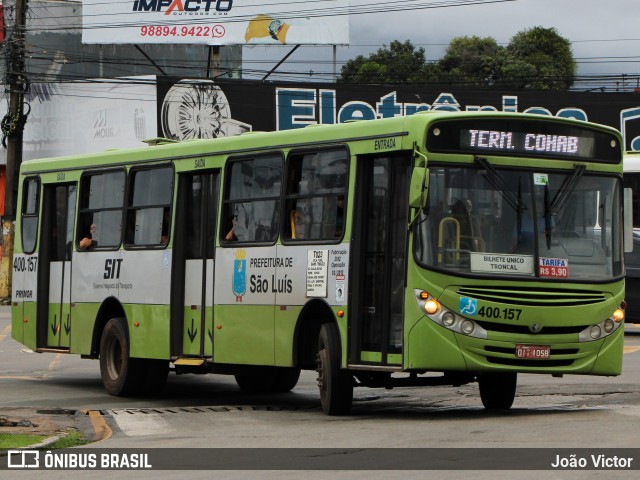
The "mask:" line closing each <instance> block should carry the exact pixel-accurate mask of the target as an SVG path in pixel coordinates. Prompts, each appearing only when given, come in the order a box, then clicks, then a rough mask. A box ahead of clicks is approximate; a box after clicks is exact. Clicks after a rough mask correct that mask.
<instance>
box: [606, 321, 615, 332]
mask: <svg viewBox="0 0 640 480" xmlns="http://www.w3.org/2000/svg"><path fill="white" fill-rule="evenodd" d="M615 325H616V323H615V322H614V321H613V320H612V319H611V318H607V319H606V320H605V321H604V331H605V332H606V333H611V332H613V328H614V327H615Z"/></svg>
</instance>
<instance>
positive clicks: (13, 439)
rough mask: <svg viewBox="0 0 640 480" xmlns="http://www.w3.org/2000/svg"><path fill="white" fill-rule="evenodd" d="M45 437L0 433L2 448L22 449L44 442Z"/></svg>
mask: <svg viewBox="0 0 640 480" xmlns="http://www.w3.org/2000/svg"><path fill="white" fill-rule="evenodd" d="M45 438H47V437H46V436H45V435H25V434H19V433H0V448H22V447H28V446H29V445H33V444H35V443H40V442H42V441H43V440H44V439H45Z"/></svg>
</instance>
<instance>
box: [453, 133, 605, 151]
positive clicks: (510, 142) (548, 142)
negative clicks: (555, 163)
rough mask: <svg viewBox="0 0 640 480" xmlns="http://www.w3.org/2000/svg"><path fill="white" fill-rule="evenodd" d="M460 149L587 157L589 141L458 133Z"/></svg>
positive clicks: (590, 147) (537, 135) (567, 137)
mask: <svg viewBox="0 0 640 480" xmlns="http://www.w3.org/2000/svg"><path fill="white" fill-rule="evenodd" d="M460 146H461V147H462V148H473V149H478V150H487V151H505V152H508V151H514V152H529V153H534V152H543V153H557V154H561V155H577V156H584V155H589V156H590V155H591V154H592V151H593V138H586V137H578V136H575V135H549V134H544V133H525V132H511V131H499V130H478V129H470V130H467V129H465V130H462V131H461V132H460Z"/></svg>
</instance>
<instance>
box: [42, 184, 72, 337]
mask: <svg viewBox="0 0 640 480" xmlns="http://www.w3.org/2000/svg"><path fill="white" fill-rule="evenodd" d="M43 195H44V197H43V202H42V205H43V212H42V229H41V234H40V249H39V255H38V263H39V265H38V313H37V324H38V327H37V345H38V348H56V349H57V348H60V349H68V348H69V346H70V339H71V325H72V321H71V250H72V246H73V231H74V228H73V227H74V219H75V211H76V184H75V183H74V184H55V185H44V190H43Z"/></svg>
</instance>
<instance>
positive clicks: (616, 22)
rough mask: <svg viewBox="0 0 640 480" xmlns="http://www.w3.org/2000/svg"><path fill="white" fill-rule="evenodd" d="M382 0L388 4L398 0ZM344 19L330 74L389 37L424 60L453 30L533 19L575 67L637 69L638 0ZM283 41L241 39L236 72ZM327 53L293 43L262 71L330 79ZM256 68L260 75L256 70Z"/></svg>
mask: <svg viewBox="0 0 640 480" xmlns="http://www.w3.org/2000/svg"><path fill="white" fill-rule="evenodd" d="M387 1H388V2H389V5H390V7H391V8H393V6H394V5H397V4H398V3H399V2H395V1H393V0H387ZM378 3H379V2H378ZM402 3H403V4H405V5H410V4H411V3H416V4H423V5H424V4H426V3H432V4H433V3H440V4H446V3H454V2H453V0H444V1H442V0H441V1H440V2H436V1H432V2H427V1H419V0H417V1H414V2H412V1H410V0H405V1H404V2H402ZM363 4H368V5H371V4H372V0H351V5H352V7H354V6H361V5H363ZM349 25H350V37H349V38H350V45H349V46H338V47H337V48H336V60H337V62H336V70H337V73H338V74H339V73H340V66H341V65H342V64H343V63H344V62H345V61H347V60H349V59H351V58H354V57H356V56H357V55H364V56H365V57H366V56H368V55H369V54H370V53H373V52H375V51H376V50H377V49H379V48H382V47H383V46H384V45H389V43H390V42H392V41H394V40H399V41H401V42H404V41H405V40H409V41H411V43H412V44H413V45H414V46H415V47H423V48H424V49H425V51H426V57H427V59H428V60H437V59H439V58H441V57H442V56H443V54H444V51H445V49H446V46H447V45H448V44H449V42H450V41H451V39H453V38H454V37H459V36H473V35H476V36H479V37H492V38H494V39H495V40H496V41H497V42H498V43H499V44H503V45H506V44H508V43H509V40H510V39H511V37H513V35H515V34H516V33H518V32H521V31H523V30H526V29H529V28H532V27H536V26H541V27H545V28H551V27H553V28H555V29H556V30H557V31H558V33H559V34H560V35H561V36H563V37H564V38H566V39H568V40H569V41H571V42H572V46H573V55H574V58H575V59H576V61H577V62H578V74H579V75H614V74H615V75H621V74H629V75H640V0H606V1H603V0H515V1H507V2H500V3H491V4H477V5H464V6H457V7H448V8H430V9H420V10H412V11H402V12H390V13H375V14H360V15H351V16H350V20H349ZM291 48H292V47H291V46H282V47H261V46H255V47H247V46H245V47H244V48H243V60H244V70H245V74H244V78H248V75H249V73H248V72H249V71H250V70H251V69H259V70H260V71H264V70H270V69H271V68H273V67H274V66H275V64H276V63H277V62H278V61H279V60H280V59H282V58H283V57H284V56H285V55H286V54H287V52H289V51H290V50H291ZM332 59H333V47H331V46H315V47H301V48H299V49H298V50H297V51H296V52H294V53H293V54H292V55H291V56H290V57H289V59H288V60H287V61H286V62H285V63H283V64H282V65H281V66H280V67H279V68H278V70H277V72H280V75H275V74H272V76H271V78H270V79H271V80H277V79H286V80H302V81H330V80H331V73H332V71H333V62H332ZM264 60H267V61H266V62H264V63H258V62H260V61H264ZM612 60H615V61H612ZM288 72H296V73H295V74H294V75H292V74H288ZM285 73H287V74H285ZM256 75H257V76H258V77H259V78H261V77H262V76H264V73H261V74H256ZM254 78H255V77H254Z"/></svg>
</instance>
